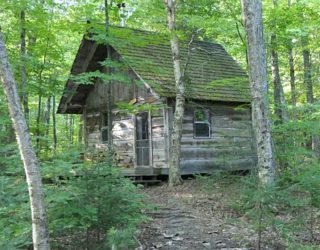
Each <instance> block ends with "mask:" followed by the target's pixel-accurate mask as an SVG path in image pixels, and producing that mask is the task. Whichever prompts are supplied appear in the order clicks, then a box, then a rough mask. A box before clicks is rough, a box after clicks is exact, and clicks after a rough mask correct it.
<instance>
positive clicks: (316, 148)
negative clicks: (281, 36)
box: [302, 35, 320, 159]
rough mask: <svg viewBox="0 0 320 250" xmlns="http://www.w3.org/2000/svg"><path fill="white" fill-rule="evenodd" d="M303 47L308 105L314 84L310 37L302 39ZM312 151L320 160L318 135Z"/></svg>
mask: <svg viewBox="0 0 320 250" xmlns="http://www.w3.org/2000/svg"><path fill="white" fill-rule="evenodd" d="M302 46H303V51H302V53H303V65H304V84H305V88H306V90H307V103H309V104H312V103H313V102H314V98H313V83H312V67H311V53H310V49H309V47H308V46H309V37H308V35H306V36H303V37H302ZM311 147H312V150H313V151H314V153H315V155H316V156H317V158H318V159H320V138H319V136H317V135H313V136H312V143H311Z"/></svg>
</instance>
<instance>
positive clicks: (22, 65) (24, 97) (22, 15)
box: [20, 10, 29, 122]
mask: <svg viewBox="0 0 320 250" xmlns="http://www.w3.org/2000/svg"><path fill="white" fill-rule="evenodd" d="M25 26H26V14H25V11H24V10H21V12H20V73H21V87H22V103H23V110H24V115H25V117H26V119H27V122H28V120H29V104H28V90H27V71H26V59H27V53H26V27H25Z"/></svg>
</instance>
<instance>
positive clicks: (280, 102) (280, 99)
mask: <svg viewBox="0 0 320 250" xmlns="http://www.w3.org/2000/svg"><path fill="white" fill-rule="evenodd" d="M273 4H274V8H275V9H276V8H277V7H278V0H273ZM271 65H272V67H271V68H272V80H273V93H274V95H273V97H274V106H275V114H276V116H277V118H278V121H279V122H280V123H283V122H287V121H288V115H287V110H286V103H285V98H284V91H283V87H282V84H281V78H280V70H279V57H278V52H277V35H276V34H272V35H271Z"/></svg>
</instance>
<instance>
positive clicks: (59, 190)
mask: <svg viewBox="0 0 320 250" xmlns="http://www.w3.org/2000/svg"><path fill="white" fill-rule="evenodd" d="M81 157H82V158H84V157H83V155H81V154H80V153H79V152H77V151H72V150H70V152H68V153H64V154H59V155H56V156H55V157H54V158H51V159H46V160H45V161H44V160H42V166H41V172H42V176H43V180H44V189H45V196H46V205H47V209H48V215H49V228H50V237H51V241H52V247H53V248H55V249H66V248H72V249H109V248H111V246H112V245H115V246H116V247H117V249H127V248H128V247H130V246H133V245H135V244H136V241H135V237H136V235H137V234H138V225H139V224H140V223H141V222H143V221H145V220H146V219H147V217H146V216H145V215H144V214H143V213H142V210H143V209H145V208H146V205H145V203H144V197H143V196H142V195H141V194H139V193H138V189H139V188H138V187H136V186H135V185H133V184H132V182H131V181H130V180H129V179H126V178H124V177H122V175H121V173H120V172H119V170H118V169H117V168H116V167H115V166H114V165H113V164H112V161H108V160H106V159H107V158H106V156H105V155H104V154H101V153H96V152H94V153H92V154H90V155H86V157H85V159H81ZM108 162H109V163H108ZM110 162H111V163H110ZM17 168H21V171H20V172H19V174H17V173H16V172H17V170H16V169H17ZM9 170H10V168H8V167H7V168H6V172H7V173H8V171H9ZM9 172H10V171H9ZM12 172H14V174H12V175H5V176H1V177H0V178H1V180H0V183H1V184H0V185H1V186H0V203H1V206H0V227H1V228H2V229H3V230H0V249H17V248H19V249H25V248H28V247H29V246H30V245H31V244H32V239H31V216H30V211H29V210H30V207H29V197H28V191H27V185H26V183H25V180H24V174H23V169H22V166H19V167H18V166H15V170H12Z"/></svg>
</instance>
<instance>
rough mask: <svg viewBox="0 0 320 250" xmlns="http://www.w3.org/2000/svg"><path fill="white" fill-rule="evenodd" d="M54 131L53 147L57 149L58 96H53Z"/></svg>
mask: <svg viewBox="0 0 320 250" xmlns="http://www.w3.org/2000/svg"><path fill="white" fill-rule="evenodd" d="M52 129H53V131H52V133H53V148H54V150H56V149H57V123H56V96H55V95H53V96H52Z"/></svg>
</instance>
